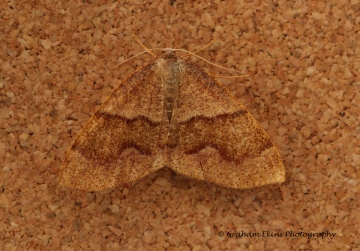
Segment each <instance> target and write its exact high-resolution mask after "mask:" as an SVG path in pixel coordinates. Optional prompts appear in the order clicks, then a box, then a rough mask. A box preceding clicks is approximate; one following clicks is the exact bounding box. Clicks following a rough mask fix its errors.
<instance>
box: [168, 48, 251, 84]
mask: <svg viewBox="0 0 360 251" xmlns="http://www.w3.org/2000/svg"><path fill="white" fill-rule="evenodd" d="M207 46H208V45H206V46H204V47H203V48H205V47H207ZM203 48H202V49H203ZM202 49H200V50H202ZM173 50H174V51H184V52H186V53H187V54H191V55H192V56H194V57H197V58H199V59H201V60H203V61H205V62H206V63H208V64H210V65H213V66H215V67H218V68H220V69H223V70H230V71H235V72H238V73H240V74H241V72H240V71H237V70H234V69H230V68H227V67H223V66H220V65H217V64H214V63H212V62H210V61H209V60H206V59H205V58H203V57H200V56H198V55H196V54H195V53H193V52H190V51H188V50H184V49H173ZM200 50H198V51H200ZM186 56H187V55H186ZM247 76H249V75H239V76H233V77H221V78H242V77H247Z"/></svg>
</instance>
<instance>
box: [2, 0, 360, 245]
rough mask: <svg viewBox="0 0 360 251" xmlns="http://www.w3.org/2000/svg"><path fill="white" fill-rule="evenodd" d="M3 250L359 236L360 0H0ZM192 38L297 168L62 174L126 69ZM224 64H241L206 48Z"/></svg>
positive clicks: (314, 241) (354, 241) (351, 241)
mask: <svg viewBox="0 0 360 251" xmlns="http://www.w3.org/2000/svg"><path fill="white" fill-rule="evenodd" d="M0 16H1V17H0V34H1V36H0V48H1V49H0V66H1V72H0V114H1V115H0V134H1V137H0V163H2V165H1V171H0V189H1V190H0V229H1V231H0V249H2V250H244V249H246V250H359V249H358V247H359V246H360V240H359V238H358V236H359V234H360V224H359V222H360V221H359V219H360V211H359V209H358V208H359V202H358V200H357V199H356V194H359V188H360V185H359V181H360V178H359V175H360V171H359V162H360V133H359V131H360V123H359V116H360V110H359V104H360V76H359V72H360V42H359V41H360V18H359V17H360V1H359V0H351V1H345V0H337V1H328V2H318V1H178V0H164V1H136V0H134V1H103V0H99V1H61V0H60V1H52V0H48V1H1V2H0ZM132 32H133V33H135V34H136V35H137V36H138V37H139V39H140V40H141V41H142V42H143V43H144V44H145V45H146V46H147V47H149V48H159V47H161V48H164V47H171V48H182V49H186V50H189V51H196V50H197V49H199V48H201V47H202V46H204V45H206V44H208V43H210V42H211V41H214V42H213V44H212V45H211V46H210V47H208V48H206V49H205V50H203V51H201V52H199V55H200V56H202V57H203V58H205V59H207V60H209V61H211V62H213V63H216V64H219V65H221V66H224V67H228V68H233V69H236V70H238V71H241V72H244V74H248V75H249V76H250V77H249V78H236V79H220V81H221V82H222V83H224V84H225V85H227V86H228V87H229V89H230V90H231V91H232V92H233V93H234V94H235V95H236V96H237V97H238V98H240V100H241V102H242V103H243V104H244V105H245V106H246V107H247V109H248V110H249V112H250V113H251V114H253V116H254V117H255V118H256V119H257V120H258V121H259V123H260V124H261V125H262V126H263V127H264V129H265V130H266V131H267V133H268V134H269V136H270V137H271V138H272V140H273V141H274V143H275V145H276V146H277V147H278V148H279V151H280V153H281V155H282V157H283V160H284V165H285V168H286V182H285V183H283V184H280V185H270V186H264V187H259V188H253V189H248V190H236V189H227V188H222V187H219V186H216V185H213V184H209V183H206V182H200V181H196V180H192V179H188V178H186V177H182V176H180V175H177V174H175V173H173V172H172V171H170V170H168V169H163V170H161V171H159V172H156V173H153V174H150V175H148V176H147V177H146V178H144V179H142V180H141V181H139V182H137V183H135V184H132V185H127V186H122V187H117V188H116V189H112V190H106V191H101V192H85V191H78V190H74V189H69V188H65V187H59V186H58V179H57V176H58V173H59V167H60V165H61V162H62V159H63V158H64V156H65V154H66V151H67V150H68V149H69V147H70V146H71V143H72V142H73V140H74V138H75V136H76V135H77V133H79V131H80V130H81V128H82V126H84V125H85V123H86V122H87V120H88V119H89V118H90V116H91V115H92V114H93V112H94V111H96V109H97V108H98V107H99V106H100V105H101V103H102V102H104V101H105V100H106V98H107V97H108V95H109V94H110V93H111V91H112V90H113V89H114V88H115V87H116V86H117V85H118V84H119V83H120V81H121V79H123V78H124V77H126V76H128V75H129V74H131V73H132V72H133V71H134V70H136V69H138V68H139V67H141V66H143V65H145V64H146V63H147V62H151V61H153V60H154V59H153V58H152V57H151V56H150V55H148V54H147V55H145V54H144V55H142V56H140V57H137V58H135V59H133V60H130V61H128V62H126V63H124V64H122V65H120V66H116V65H117V64H119V63H121V62H122V61H124V60H125V59H126V58H129V57H131V56H133V55H135V54H137V53H139V52H141V51H143V48H142V47H141V46H140V45H139V44H138V43H137V42H136V40H135V39H134V38H133V37H132V35H131V34H132ZM187 60H189V61H192V62H196V63H198V64H199V65H201V66H203V67H204V68H205V69H207V70H208V71H209V72H212V73H213V74H214V75H231V74H232V72H229V71H225V72H224V71H219V69H217V68H216V67H213V66H211V65H209V64H206V63H204V62H203V61H201V60H199V59H197V58H191V57H188V58H187Z"/></svg>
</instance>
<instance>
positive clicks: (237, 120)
mask: <svg viewBox="0 0 360 251" xmlns="http://www.w3.org/2000/svg"><path fill="white" fill-rule="evenodd" d="M173 116H174V121H176V122H177V123H178V128H179V134H178V144H177V145H176V146H175V147H174V148H173V149H171V150H170V151H169V156H168V158H169V162H168V165H169V167H170V168H172V169H173V170H175V171H176V172H178V173H181V174H184V175H186V176H189V177H192V178H196V179H199V180H206V181H210V182H214V183H217V184H219V185H222V186H225V187H233V188H251V187H256V186H261V185H265V184H270V183H277V182H283V181H284V180H285V169H284V166H283V163H282V160H281V157H280V155H279V153H278V151H277V149H276V147H275V146H274V144H273V143H272V141H271V140H270V138H269V136H268V135H267V134H266V133H265V131H264V130H263V129H262V128H261V126H260V125H259V124H258V123H257V121H256V120H255V119H254V117H253V116H252V115H251V114H250V113H249V112H248V111H247V110H246V109H245V107H244V106H243V105H242V104H241V103H240V102H238V101H237V100H235V97H234V96H233V95H232V94H231V93H229V91H228V90H227V89H226V88H225V87H224V86H222V85H221V84H220V83H219V82H217V81H216V80H215V79H213V78H212V77H211V76H209V74H207V73H206V72H204V71H203V70H202V69H201V68H199V67H198V66H195V65H193V64H188V63H184V64H183V72H182V75H181V82H180V87H179V94H178V104H177V107H176V109H175V110H174V112H173Z"/></svg>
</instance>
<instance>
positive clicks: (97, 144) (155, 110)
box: [60, 64, 164, 191]
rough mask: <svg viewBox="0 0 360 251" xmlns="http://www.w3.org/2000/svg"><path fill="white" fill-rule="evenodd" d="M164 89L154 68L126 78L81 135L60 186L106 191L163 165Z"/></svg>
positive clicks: (65, 164) (68, 161)
mask: <svg viewBox="0 0 360 251" xmlns="http://www.w3.org/2000/svg"><path fill="white" fill-rule="evenodd" d="M149 87H151V88H149ZM162 88H163V86H162V83H161V81H160V80H159V76H158V72H157V69H156V65H155V64H150V65H148V66H145V67H143V68H142V69H140V70H139V71H138V72H136V73H134V74H133V75H132V76H131V77H129V78H128V79H126V80H125V81H124V82H123V83H122V84H121V85H120V86H119V87H118V88H117V89H116V90H115V91H114V92H113V93H112V94H111V96H110V97H109V98H108V99H107V101H106V102H105V103H104V104H103V105H102V106H101V107H100V108H99V110H98V111H97V112H96V113H95V114H94V115H93V116H92V117H91V118H90V120H89V121H88V122H87V124H86V125H85V126H84V128H83V129H82V131H81V132H80V134H79V135H78V136H77V138H76V140H75V142H74V144H73V145H72V147H71V149H70V150H69V152H68V153H67V155H66V157H65V160H64V162H63V164H62V166H61V171H60V185H63V186H68V187H72V188H77V189H83V190H88V191H96V190H102V189H106V188H111V187H114V186H115V185H117V184H120V183H128V182H132V181H134V180H137V179H140V178H141V177H143V176H145V175H147V174H148V173H150V172H152V171H154V170H157V169H159V168H161V167H163V166H164V161H163V159H162V153H161V152H159V150H158V147H157V143H158V140H159V135H160V133H161V132H160V131H161V128H163V127H162V121H163V120H164V117H163V116H164V110H163V89H162Z"/></svg>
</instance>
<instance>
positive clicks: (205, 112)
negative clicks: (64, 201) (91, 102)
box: [60, 48, 285, 191]
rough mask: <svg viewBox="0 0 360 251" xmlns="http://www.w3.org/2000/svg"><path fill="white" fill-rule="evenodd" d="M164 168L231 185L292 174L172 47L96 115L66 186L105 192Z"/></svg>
mask: <svg viewBox="0 0 360 251" xmlns="http://www.w3.org/2000/svg"><path fill="white" fill-rule="evenodd" d="M163 167H168V168H171V169H172V170H174V171H175V172H177V173H179V174H182V175H185V176H188V177H190V178H194V179H198V180H205V181H208V182H212V183H215V184H218V185H221V186H224V187H229V188H252V187H257V186H262V185H266V184H271V183H279V182H283V181H284V180H285V169H284V166H283V163H282V160H281V157H280V155H279V152H278V150H277V149H276V147H275V146H274V144H273V142H272V141H271V139H270V138H269V136H268V135H267V134H266V132H265V131H264V130H263V129H262V128H261V126H260V125H259V124H258V123H257V121H256V120H255V119H254V117H253V116H252V115H251V114H250V113H249V112H248V111H247V110H246V109H245V107H244V106H243V105H242V104H241V103H240V102H239V101H238V100H237V99H236V98H235V97H234V96H233V95H232V94H231V93H230V92H229V91H228V90H227V88H226V87H225V86H223V85H222V84H221V83H219V82H218V81H217V80H216V79H214V78H213V77H212V76H210V74H208V73H206V72H205V71H204V70H203V69H202V68H201V67H199V66H197V65H196V64H193V63H188V62H185V61H183V60H182V59H180V58H177V57H176V55H175V52H174V50H173V49H169V48H167V49H164V51H163V54H162V56H160V57H159V58H158V59H157V60H156V61H154V62H153V63H150V64H148V65H147V66H144V67H142V68H141V69H140V70H138V71H136V72H135V73H133V74H132V75H131V76H130V77H128V78H127V79H125V80H124V81H123V82H122V83H121V84H120V85H119V86H118V87H117V88H116V89H115V91H114V92H113V93H112V94H111V95H110V97H109V98H108V99H107V100H106V101H105V102H104V103H103V104H102V105H101V106H100V108H99V109H98V110H97V111H96V112H95V114H94V115H93V116H92V117H91V118H90V119H89V121H88V122H87V123H86V125H85V126H84V128H83V129H82V131H81V132H80V133H79V135H78V136H77V138H76V139H75V142H74V143H73V145H72V147H71V149H70V150H69V152H68V153H67V155H66V157H65V159H64V161H63V163H62V166H61V170H60V185H63V186H67V187H71V188H77V189H82V190H87V191H98V190H103V189H107V188H113V187H115V186H117V185H121V184H125V183H133V182H135V181H137V180H139V179H141V178H143V177H144V176H146V175H147V174H149V173H151V172H155V171H157V170H159V169H161V168H163Z"/></svg>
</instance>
